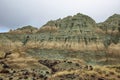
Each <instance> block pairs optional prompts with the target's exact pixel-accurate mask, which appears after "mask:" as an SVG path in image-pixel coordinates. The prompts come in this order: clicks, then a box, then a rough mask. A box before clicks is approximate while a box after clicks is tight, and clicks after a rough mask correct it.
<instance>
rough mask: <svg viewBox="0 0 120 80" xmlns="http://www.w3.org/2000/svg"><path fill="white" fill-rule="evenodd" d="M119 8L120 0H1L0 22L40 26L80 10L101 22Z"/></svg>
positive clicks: (10, 26) (16, 25)
mask: <svg viewBox="0 0 120 80" xmlns="http://www.w3.org/2000/svg"><path fill="white" fill-rule="evenodd" d="M119 8H120V0H0V24H1V25H3V26H6V27H8V28H16V27H20V26H23V25H28V24H31V25H33V26H37V27H40V26H42V25H44V24H45V23H46V22H47V21H48V20H51V19H57V18H60V17H65V16H68V15H74V14H76V13H78V12H80V13H83V14H86V15H89V16H90V17H92V18H93V19H95V20H96V21H97V22H101V21H104V20H105V19H106V18H107V17H109V16H111V15H112V14H114V13H118V14H120V10H119ZM1 29H2V28H1V27H0V30H1Z"/></svg>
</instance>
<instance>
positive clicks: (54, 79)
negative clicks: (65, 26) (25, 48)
mask: <svg viewBox="0 0 120 80" xmlns="http://www.w3.org/2000/svg"><path fill="white" fill-rule="evenodd" d="M119 79H120V65H118V66H117V65H116V66H102V67H101V66H93V65H87V64H85V63H83V62H81V60H79V59H71V60H67V59H56V60H51V59H40V58H35V57H32V56H30V55H26V54H25V53H21V55H20V54H18V53H11V54H10V55H7V56H6V57H5V58H1V59H0V80H119Z"/></svg>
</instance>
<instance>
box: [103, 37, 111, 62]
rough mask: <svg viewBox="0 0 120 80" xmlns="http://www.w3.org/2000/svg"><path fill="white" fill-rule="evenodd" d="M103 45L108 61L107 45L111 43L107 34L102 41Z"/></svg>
mask: <svg viewBox="0 0 120 80" xmlns="http://www.w3.org/2000/svg"><path fill="white" fill-rule="evenodd" d="M103 44H104V47H105V51H106V52H105V54H106V62H108V52H107V51H108V47H109V45H110V44H111V38H110V37H109V36H106V37H105V39H104V41H103Z"/></svg>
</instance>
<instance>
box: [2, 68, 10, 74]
mask: <svg viewBox="0 0 120 80" xmlns="http://www.w3.org/2000/svg"><path fill="white" fill-rule="evenodd" d="M0 73H10V72H9V71H8V70H5V69H3V70H1V71H0Z"/></svg>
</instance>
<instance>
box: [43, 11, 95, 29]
mask: <svg viewBox="0 0 120 80" xmlns="http://www.w3.org/2000/svg"><path fill="white" fill-rule="evenodd" d="M48 27H49V28H50V27H51V28H53V29H56V30H58V29H59V30H81V31H86V30H90V31H92V30H93V28H95V27H96V23H95V21H94V20H93V19H92V18H90V17H89V16H87V15H83V14H80V13H78V14H76V15H74V16H67V17H65V18H63V19H57V20H51V21H48V22H47V23H46V24H45V25H43V27H42V28H41V29H43V28H44V29H45V28H48Z"/></svg>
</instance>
